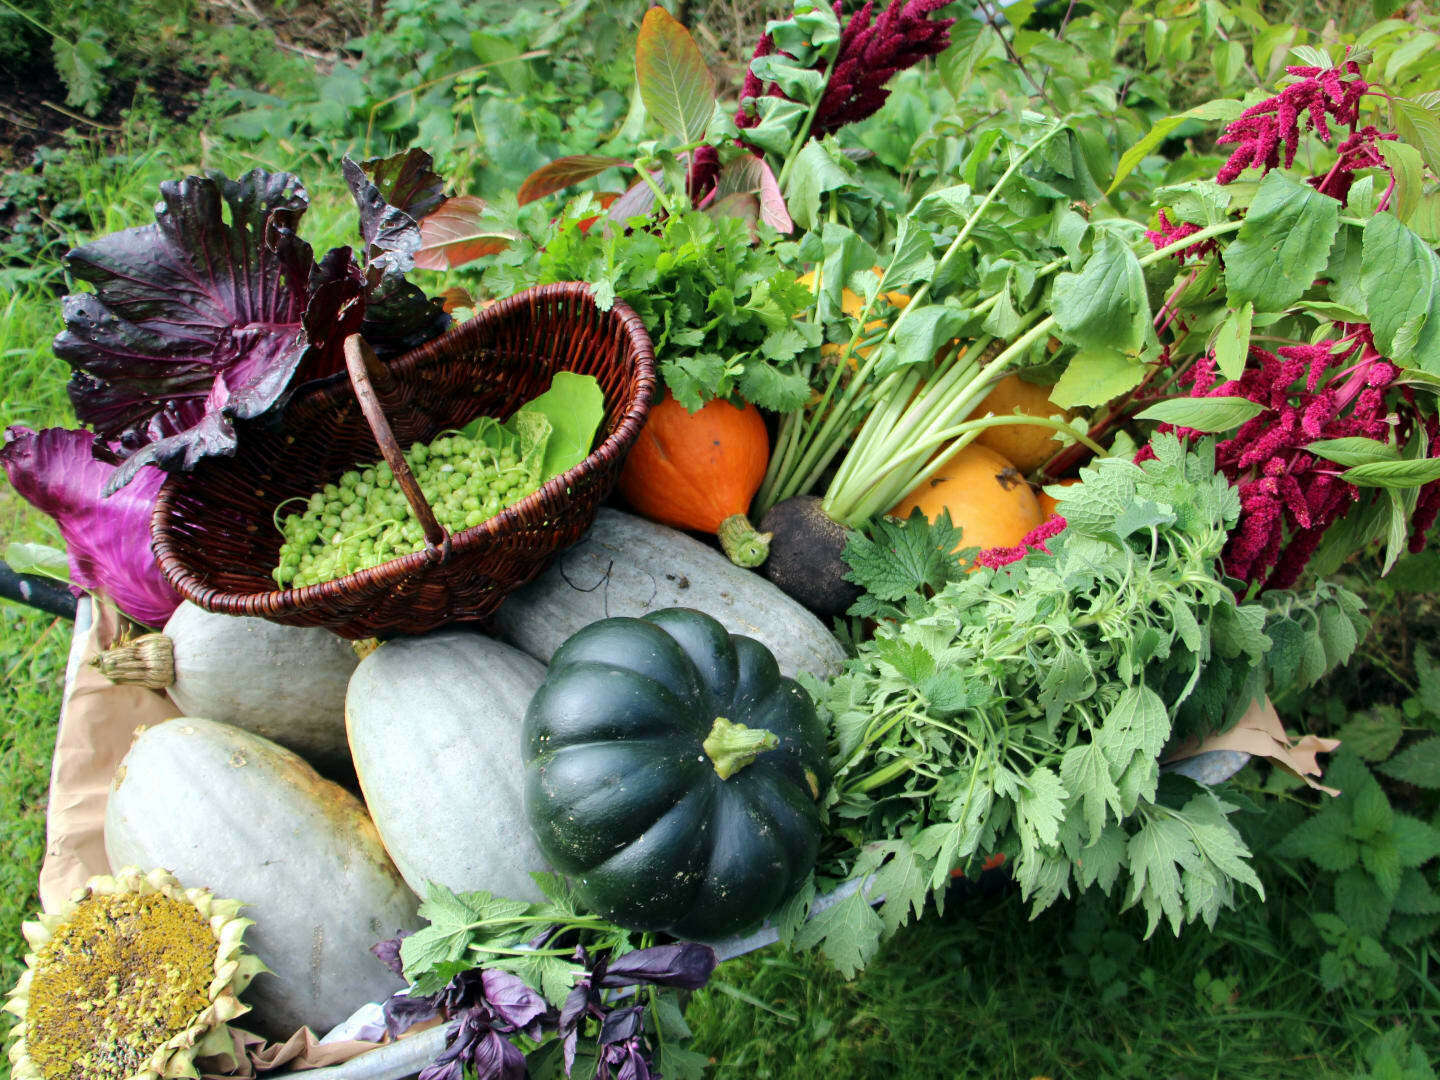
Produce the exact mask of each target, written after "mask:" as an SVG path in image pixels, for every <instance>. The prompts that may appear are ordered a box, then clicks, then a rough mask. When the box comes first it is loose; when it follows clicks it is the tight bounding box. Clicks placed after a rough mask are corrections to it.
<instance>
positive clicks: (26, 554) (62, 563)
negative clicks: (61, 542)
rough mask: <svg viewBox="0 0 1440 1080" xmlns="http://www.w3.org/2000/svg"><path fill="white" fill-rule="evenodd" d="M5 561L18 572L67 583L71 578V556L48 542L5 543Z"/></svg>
mask: <svg viewBox="0 0 1440 1080" xmlns="http://www.w3.org/2000/svg"><path fill="white" fill-rule="evenodd" d="M5 562H6V565H8V566H9V567H10V569H11V570H13V571H15V573H17V574H31V575H34V576H35V577H47V578H53V579H55V580H56V581H64V582H67V583H68V582H69V580H70V557H69V556H68V555H66V554H65V552H63V551H61V550H60V549H59V548H53V547H50V546H48V545H46V544H26V543H19V542H17V541H11V542H10V543H9V544H6V545H5Z"/></svg>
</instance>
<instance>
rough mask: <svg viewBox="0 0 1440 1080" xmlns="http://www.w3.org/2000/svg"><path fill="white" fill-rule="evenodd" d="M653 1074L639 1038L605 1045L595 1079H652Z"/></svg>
mask: <svg viewBox="0 0 1440 1080" xmlns="http://www.w3.org/2000/svg"><path fill="white" fill-rule="evenodd" d="M612 1069H614V1070H615V1071H614V1072H611V1070H612ZM651 1076H652V1074H651V1072H650V1062H648V1061H647V1060H646V1059H645V1052H644V1050H643V1049H642V1048H641V1046H640V1042H639V1040H638V1039H632V1040H630V1041H629V1042H621V1043H614V1044H612V1045H610V1046H607V1047H605V1048H604V1050H602V1051H601V1053H600V1061H599V1063H598V1065H597V1066H596V1069H595V1080H651Z"/></svg>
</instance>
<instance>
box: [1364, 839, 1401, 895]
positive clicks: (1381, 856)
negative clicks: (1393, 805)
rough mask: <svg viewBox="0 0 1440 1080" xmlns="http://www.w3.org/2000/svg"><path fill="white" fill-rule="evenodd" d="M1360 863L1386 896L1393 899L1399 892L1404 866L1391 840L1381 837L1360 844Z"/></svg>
mask: <svg viewBox="0 0 1440 1080" xmlns="http://www.w3.org/2000/svg"><path fill="white" fill-rule="evenodd" d="M1360 862H1361V864H1362V865H1363V866H1364V867H1365V869H1366V870H1367V871H1369V873H1370V876H1371V877H1373V878H1374V879H1375V884H1376V885H1378V886H1379V887H1380V891H1381V892H1382V893H1384V894H1385V895H1386V896H1390V897H1393V896H1394V895H1395V894H1396V893H1397V892H1398V891H1399V890H1400V872H1401V870H1402V869H1403V867H1404V865H1405V864H1404V863H1403V862H1402V861H1401V859H1400V851H1399V849H1398V848H1397V847H1396V845H1395V841H1394V839H1393V838H1391V837H1390V836H1388V835H1382V836H1380V837H1377V838H1375V839H1373V840H1372V841H1371V842H1370V843H1367V844H1361V845H1360Z"/></svg>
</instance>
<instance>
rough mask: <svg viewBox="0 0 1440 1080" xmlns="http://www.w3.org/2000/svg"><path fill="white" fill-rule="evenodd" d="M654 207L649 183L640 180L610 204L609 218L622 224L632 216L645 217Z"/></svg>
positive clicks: (653, 197)
mask: <svg viewBox="0 0 1440 1080" xmlns="http://www.w3.org/2000/svg"><path fill="white" fill-rule="evenodd" d="M654 208H655V192H654V191H652V190H651V189H650V185H649V184H647V183H645V181H644V180H640V181H638V182H637V183H635V184H632V185H631V186H630V189H629V190H628V191H626V192H625V194H624V195H621V196H620V197H619V198H618V199H616V200H615V201H614V202H613V203H611V204H610V220H611V221H618V222H620V223H621V224H622V225H623V224H624V223H625V222H627V221H629V220H630V219H631V218H632V217H645V216H646V215H647V214H649V213H650V211H651V210H653V209H654Z"/></svg>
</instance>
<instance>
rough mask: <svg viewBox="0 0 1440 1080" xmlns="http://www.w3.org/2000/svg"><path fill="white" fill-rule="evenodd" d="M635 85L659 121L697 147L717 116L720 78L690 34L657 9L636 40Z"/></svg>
mask: <svg viewBox="0 0 1440 1080" xmlns="http://www.w3.org/2000/svg"><path fill="white" fill-rule="evenodd" d="M635 81H636V83H637V84H638V85H639V88H640V100H641V101H642V102H644V104H645V111H646V112H647V113H649V114H650V115H651V116H652V117H654V119H655V122H656V123H658V124H659V125H660V127H661V128H663V129H664V130H665V132H666V133H667V134H670V135H673V136H674V137H675V138H677V139H679V140H680V141H681V142H682V143H686V144H689V143H697V142H699V141H700V140H701V139H702V138H703V137H704V135H705V129H706V127H708V126H709V124H710V117H711V115H712V114H713V113H714V112H715V76H714V75H712V74H710V69H709V68H707V67H706V66H705V60H704V58H703V57H702V56H701V55H700V47H699V46H698V45H696V44H695V39H694V38H692V37H691V36H690V31H688V30H686V29H685V27H683V26H682V25H680V23H679V22H677V21H676V19H675V17H674V16H673V15H671V14H670V13H669V12H668V11H666V10H665V9H664V8H662V7H652V8H651V9H650V10H649V11H647V12H646V13H645V21H644V22H643V23H641V24H640V36H639V37H638V38H637V39H636V41H635Z"/></svg>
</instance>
